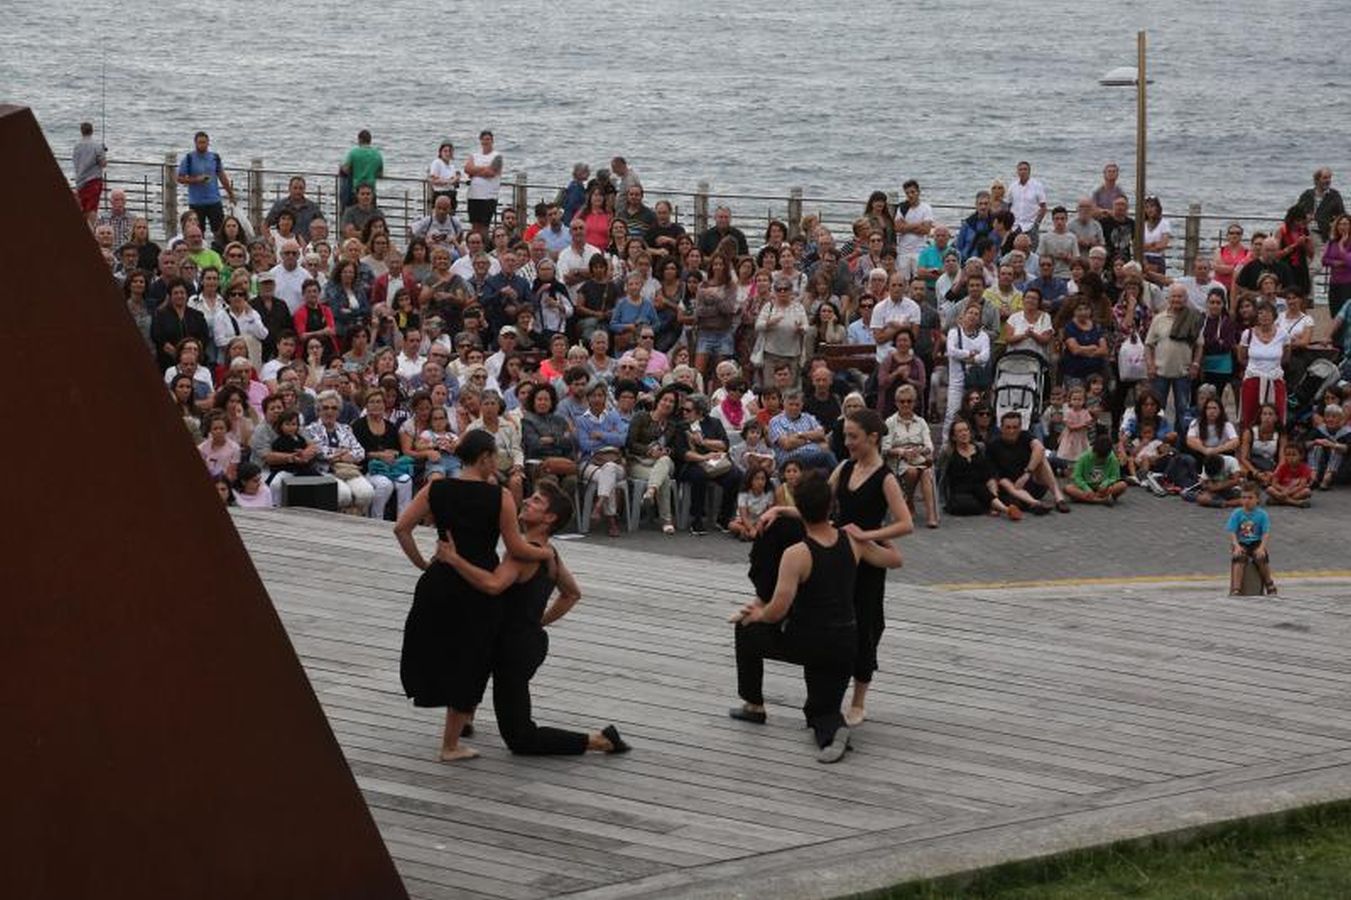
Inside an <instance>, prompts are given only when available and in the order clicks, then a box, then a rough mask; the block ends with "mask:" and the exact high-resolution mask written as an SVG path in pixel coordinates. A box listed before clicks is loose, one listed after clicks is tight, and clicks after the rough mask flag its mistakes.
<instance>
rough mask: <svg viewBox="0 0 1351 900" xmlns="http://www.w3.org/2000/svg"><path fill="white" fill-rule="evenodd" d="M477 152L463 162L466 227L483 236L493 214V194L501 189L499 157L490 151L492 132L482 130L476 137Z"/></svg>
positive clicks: (495, 210)
mask: <svg viewBox="0 0 1351 900" xmlns="http://www.w3.org/2000/svg"><path fill="white" fill-rule="evenodd" d="M478 143H479V152H478V153H471V154H470V155H469V159H468V160H466V161H465V164H464V173H465V174H466V175H468V176H469V227H470V228H472V229H473V230H474V231H475V232H476V233H477V234H479V235H481V236H483V237H487V235H488V229H489V227H491V225H492V223H493V217H494V216H495V215H497V192H498V190H500V189H501V187H502V154H501V153H499V152H497V151H496V150H494V149H493V133H492V132H491V131H489V130H487V129H486V128H485V129H484V130H483V131H480V132H479V135H478Z"/></svg>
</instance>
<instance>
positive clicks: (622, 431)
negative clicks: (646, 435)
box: [577, 332, 629, 537]
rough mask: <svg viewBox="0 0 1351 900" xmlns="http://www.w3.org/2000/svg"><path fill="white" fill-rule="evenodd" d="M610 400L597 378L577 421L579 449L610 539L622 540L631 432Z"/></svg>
mask: <svg viewBox="0 0 1351 900" xmlns="http://www.w3.org/2000/svg"><path fill="white" fill-rule="evenodd" d="M596 333H597V334H603V333H604V332H596ZM609 399H610V393H609V390H608V389H607V388H606V387H605V382H604V381H601V380H600V379H599V378H596V379H595V380H593V381H592V382H591V383H590V384H589V385H587V388H586V402H587V408H586V411H585V412H584V413H582V415H581V416H580V417H579V418H578V419H577V445H578V449H579V450H580V461H581V473H582V478H583V479H585V481H586V483H587V484H588V485H589V484H591V483H593V482H594V483H595V485H596V504H597V506H599V507H600V508H601V510H602V511H603V512H604V515H605V521H606V529H607V531H608V533H609V535H610V537H619V520H618V516H619V498H620V495H621V494H622V493H623V492H624V489H625V486H626V484H627V482H626V481H625V478H624V463H623V459H624V454H623V447H624V442H625V441H626V440H627V438H628V430H629V429H628V423H626V422H624V420H623V419H621V418H620V416H619V412H618V411H617V410H615V409H613V408H607V406H608V403H609Z"/></svg>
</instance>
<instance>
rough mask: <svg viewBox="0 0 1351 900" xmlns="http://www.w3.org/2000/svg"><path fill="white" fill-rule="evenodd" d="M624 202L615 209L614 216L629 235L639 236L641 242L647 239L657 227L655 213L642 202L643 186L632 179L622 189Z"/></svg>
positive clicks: (645, 241)
mask: <svg viewBox="0 0 1351 900" xmlns="http://www.w3.org/2000/svg"><path fill="white" fill-rule="evenodd" d="M623 196H624V203H623V205H622V206H621V207H620V208H619V209H616V210H615V218H616V219H618V220H619V221H621V222H623V223H624V224H625V225H626V226H627V227H628V229H629V237H631V238H641V239H642V241H643V243H645V244H651V241H650V240H649V236H650V233H651V231H652V229H654V228H656V227H657V214H656V213H654V212H653V211H652V210H651V209H650V208H648V207H647V206H646V205H645V204H644V203H643V186H642V185H641V184H639V183H638V182H637V181H634V182H633V183H632V184H630V185H629V186H628V189H627V190H625V191H624V194H623Z"/></svg>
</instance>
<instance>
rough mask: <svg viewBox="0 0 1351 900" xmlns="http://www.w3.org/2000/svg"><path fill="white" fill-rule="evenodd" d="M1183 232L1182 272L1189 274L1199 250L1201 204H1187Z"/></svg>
mask: <svg viewBox="0 0 1351 900" xmlns="http://www.w3.org/2000/svg"><path fill="white" fill-rule="evenodd" d="M1183 234H1184V237H1183V249H1182V272H1183V274H1185V275H1190V274H1192V272H1193V271H1194V270H1193V266H1195V265H1196V257H1197V256H1198V255H1200V251H1201V204H1199V203H1190V204H1188V205H1187V225H1186V230H1185V231H1184V232H1183Z"/></svg>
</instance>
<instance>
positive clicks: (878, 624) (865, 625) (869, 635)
mask: <svg viewBox="0 0 1351 900" xmlns="http://www.w3.org/2000/svg"><path fill="white" fill-rule="evenodd" d="M853 472H854V461H853V460H852V459H849V460H845V463H844V465H843V466H841V467H840V475H839V480H838V481H837V482H836V484H835V501H836V504H837V509H836V513H835V524H836V525H837V526H838V527H841V528H843V527H844V526H845V525H857V526H858V527H859V528H862V529H863V530H864V531H872V530H874V529H877V528H881V527H882V522H883V520H885V519H886V517H887V512H888V510H889V507H888V506H887V495H886V493H885V492H884V491H883V486H884V485H885V484H886V480H887V478H895V477H896V476H895V475H894V474H893V473H892V472H891V470H890V469H888V468H887V467H886V465H880V466H878V467H877V471H875V472H873V473H872V474H871V475H869V476H868V478H867V480H866V481H864V482H863V484H861V485H859V487H858V490H850V489H849V478H850V476H851V475H852V474H853ZM886 586H887V570H886V569H879V568H878V567H877V566H873V565H869V564H868V563H866V562H862V561H860V562H859V564H858V576H857V577H856V578H855V579H854V615H855V617H856V618H857V620H858V655H857V656H856V657H855V659H854V680H855V681H862V682H869V681H872V680H873V672H875V671H877V645H878V644H879V643H881V641H882V631H883V629H885V628H886V627H887V623H886V615H885V614H884V613H883V611H882V595H883V593H884V592H885V591H886Z"/></svg>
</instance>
